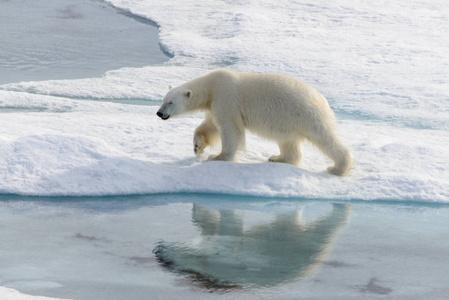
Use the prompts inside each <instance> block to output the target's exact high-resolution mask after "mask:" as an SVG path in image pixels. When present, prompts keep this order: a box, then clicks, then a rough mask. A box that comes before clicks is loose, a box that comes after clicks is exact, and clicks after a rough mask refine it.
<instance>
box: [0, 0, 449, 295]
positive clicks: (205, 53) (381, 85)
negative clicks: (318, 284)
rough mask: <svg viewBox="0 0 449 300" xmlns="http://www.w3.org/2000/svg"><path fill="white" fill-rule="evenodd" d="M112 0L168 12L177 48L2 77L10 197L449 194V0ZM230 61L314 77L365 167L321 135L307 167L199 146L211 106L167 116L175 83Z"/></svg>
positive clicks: (170, 41)
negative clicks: (50, 72) (321, 144)
mask: <svg viewBox="0 0 449 300" xmlns="http://www.w3.org/2000/svg"><path fill="white" fill-rule="evenodd" d="M108 2H109V3H111V4H113V5H114V6H116V7H118V8H120V9H121V10H122V12H130V13H131V14H132V15H133V16H134V18H137V17H143V18H146V19H150V20H152V21H154V22H155V23H157V24H158V26H159V29H160V35H159V36H160V43H161V45H162V47H163V49H164V51H166V53H169V54H170V55H172V56H173V58H171V59H170V60H169V61H168V62H166V63H161V64H159V65H151V66H146V67H143V68H124V69H119V70H111V71H109V72H107V73H106V74H105V75H104V76H102V77H99V78H86V79H79V80H48V81H34V82H17V83H10V84H4V85H0V114H1V116H2V121H3V122H2V126H1V128H0V193H2V194H18V195H26V196H66V195H67V196H105V195H137V194H139V195H140V194H159V193H213V194H232V195H248V196H261V197H283V198H293V197H295V198H302V199H304V198H306V199H328V200H339V201H346V200H363V201H364V200H386V201H392V202H396V203H397V202H401V201H407V202H408V203H423V202H424V203H430V202H432V203H441V204H444V203H448V202H449V173H448V170H449V151H448V150H447V145H449V133H448V132H449V131H448V129H449V84H448V80H449V77H448V73H447V70H448V69H449V55H448V53H449V52H448V51H447V49H449V4H448V2H447V1H444V0H432V1H430V2H429V1H424V0H413V1H408V2H406V3H405V2H404V3H403V2H401V1H377V2H372V1H365V0H363V1H352V0H344V1H338V3H328V2H326V3H325V2H316V1H308V0H301V1H287V0H285V1H283V0H281V1H271V0H270V1H269V0H264V1H251V0H249V1H236V0H230V1H211V0H202V1H182V0H181V1H162V0H160V1H159V0H155V1H151V2H148V1H144V0H108ZM5 3H7V2H5ZM0 5H5V4H3V3H2V4H0ZM111 38H113V37H111ZM129 55H132V53H130V54H129ZM222 67H226V68H231V69H233V70H237V71H248V72H274V73H284V74H288V75H291V76H294V77H296V78H299V79H302V80H303V81H305V82H307V83H309V84H311V85H313V86H315V87H316V88H317V89H318V90H319V91H320V92H321V93H322V94H323V95H324V96H325V97H326V98H327V99H328V101H329V103H330V105H331V107H332V108H333V109H334V110H335V112H336V114H337V117H338V119H339V131H340V133H341V136H342V138H343V140H344V141H345V142H346V143H347V144H348V145H349V146H350V147H351V148H352V150H353V154H354V157H355V159H356V165H355V169H354V170H353V172H352V173H351V174H350V176H347V177H343V178H340V177H335V176H331V175H328V174H327V173H325V172H324V170H325V169H326V168H327V167H328V166H329V165H330V164H331V162H330V161H329V160H328V159H327V158H325V157H323V155H322V154H321V153H319V152H318V151H317V150H316V149H314V148H313V147H311V146H310V145H308V146H307V147H306V148H305V155H304V159H303V163H302V166H301V168H296V167H293V166H289V165H284V164H270V163H267V162H266V161H267V158H268V157H269V156H270V155H272V154H276V153H277V151H278V149H277V146H276V145H275V144H273V143H271V142H269V141H266V140H262V139H259V138H257V137H256V136H252V135H249V136H248V142H247V151H246V152H245V153H240V154H239V157H238V159H239V163H227V162H205V158H196V157H195V156H194V154H193V147H192V141H191V139H192V134H193V131H194V129H195V127H196V126H197V125H199V123H200V122H201V119H202V115H201V114H196V115H193V116H188V117H185V118H180V119H174V120H170V121H167V122H163V121H161V120H160V119H159V118H158V117H156V115H155V113H156V111H157V108H158V105H159V104H160V101H161V99H162V98H163V96H164V95H165V93H166V91H167V87H168V85H169V84H171V85H174V86H176V85H178V84H181V83H183V82H185V81H187V80H189V79H192V78H194V77H196V76H198V75H201V74H204V73H206V72H209V71H210V70H212V69H216V68H222ZM55 79H58V78H55ZM218 151H219V149H212V152H218ZM208 154H209V153H206V156H205V157H207V155H208ZM217 170H219V171H217ZM0 226H1V225H0ZM446 232H447V231H446ZM373 278H374V277H373ZM1 284H2V283H1V282H0V285H1ZM372 285H375V282H373V283H372ZM0 292H4V293H6V294H5V295H9V294H8V293H10V294H11V295H12V293H15V292H13V291H11V292H10V291H6V290H3V288H2V290H0ZM6 297H13V296H6ZM24 297H26V296H24ZM11 299H12V298H11ZM14 299H15V298H14ZM24 299H25V298H24Z"/></svg>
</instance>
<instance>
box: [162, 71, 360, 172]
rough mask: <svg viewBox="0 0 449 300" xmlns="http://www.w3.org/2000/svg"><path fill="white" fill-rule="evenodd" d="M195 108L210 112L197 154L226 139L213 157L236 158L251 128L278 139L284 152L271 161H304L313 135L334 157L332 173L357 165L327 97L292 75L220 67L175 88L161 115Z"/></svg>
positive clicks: (198, 132) (197, 138) (197, 132)
mask: <svg viewBox="0 0 449 300" xmlns="http://www.w3.org/2000/svg"><path fill="white" fill-rule="evenodd" d="M194 111H204V112H205V119H204V121H203V122H202V123H201V124H200V125H199V126H198V128H196V130H195V133H194V138H193V143H194V152H195V154H196V155H197V156H200V155H201V154H202V153H203V151H204V149H205V148H206V147H207V146H212V145H214V144H215V143H217V142H218V141H220V139H221V142H222V150H221V153H220V154H219V155H216V156H211V157H209V160H224V161H232V160H234V158H235V154H236V151H237V150H238V149H241V148H244V145H245V129H248V130H249V131H251V132H253V133H255V134H256V135H258V136H260V137H263V138H266V139H270V140H274V141H276V142H277V143H278V145H279V150H280V154H279V155H273V156H271V157H270V158H269V161H270V162H282V163H288V164H292V165H295V166H299V164H300V162H301V158H302V147H301V144H302V142H303V141H304V140H308V141H310V142H311V143H312V144H313V145H315V146H316V147H317V148H318V149H320V150H321V151H322V152H323V153H324V154H325V155H326V156H328V157H329V158H330V159H331V160H333V161H334V163H335V165H334V166H332V167H329V168H328V172H329V173H331V174H335V175H346V174H347V173H348V172H349V171H350V170H351V168H352V164H353V159H352V155H351V152H350V150H349V149H348V148H347V147H346V146H345V145H344V144H343V143H342V141H341V140H340V138H339V137H338V135H337V133H336V119H335V116H334V113H333V111H332V110H331V108H330V107H329V104H328V103H327V101H326V99H325V98H324V96H322V95H321V94H320V93H319V92H318V91H316V90H315V89H314V88H313V87H311V86H309V85H307V84H305V83H303V82H301V81H299V80H297V79H294V78H292V77H288V76H284V75H278V74H256V73H254V74H253V73H240V72H235V71H231V70H228V69H220V70H215V71H212V72H210V73H208V74H206V75H203V76H200V77H198V78H195V79H193V80H191V81H188V82H186V83H184V84H183V85H181V86H179V87H176V88H170V90H169V91H168V93H167V95H166V96H165V98H164V100H163V103H162V106H161V107H160V109H159V110H158V112H157V115H158V116H159V117H160V118H161V119H163V120H167V119H168V118H170V117H172V116H177V115H180V114H183V113H188V112H194Z"/></svg>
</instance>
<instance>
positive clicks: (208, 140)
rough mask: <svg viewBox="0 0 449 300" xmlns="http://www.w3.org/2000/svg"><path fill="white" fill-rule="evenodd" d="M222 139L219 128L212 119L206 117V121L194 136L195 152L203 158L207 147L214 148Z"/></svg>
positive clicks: (196, 130)
mask: <svg viewBox="0 0 449 300" xmlns="http://www.w3.org/2000/svg"><path fill="white" fill-rule="evenodd" d="M219 139H220V134H219V132H218V129H217V127H216V126H215V124H214V123H213V122H212V119H211V118H210V117H209V116H208V115H206V118H205V119H204V121H203V122H202V123H201V124H200V126H198V127H197V128H196V129H195V133H194V135H193V152H194V153H195V155H196V156H201V155H202V154H203V152H204V149H205V148H206V147H207V146H213V145H214V144H216V143H217V142H218V140H219Z"/></svg>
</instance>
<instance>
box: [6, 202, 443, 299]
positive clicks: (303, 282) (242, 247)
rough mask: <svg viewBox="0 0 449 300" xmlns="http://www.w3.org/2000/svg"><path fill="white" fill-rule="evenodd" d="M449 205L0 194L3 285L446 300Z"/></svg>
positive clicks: (102, 291) (104, 295)
mask: <svg viewBox="0 0 449 300" xmlns="http://www.w3.org/2000/svg"><path fill="white" fill-rule="evenodd" d="M448 212H449V207H448V206H447V205H437V206H435V205H433V206H432V205H419V204H408V203H400V204H387V203H381V202H380V203H362V202H339V203H338V202H327V201H305V200H300V199H291V200H286V199H274V198H265V199H258V198H251V197H248V198H244V197H243V198H242V197H230V196H218V195H188V194H184V195H183V194H179V195H152V196H151V195H149V196H127V197H103V198H70V197H68V198H64V197H61V198H39V197H19V196H2V197H1V201H0V220H1V221H0V228H1V229H2V230H0V240H1V245H2V246H1V248H0V286H6V287H11V288H14V289H17V290H19V291H21V292H24V293H29V294H32V295H46V296H51V297H61V298H69V299H86V300H87V299H99V300H100V299H150V298H151V299H178V298H180V297H182V298H183V299H210V298H211V297H217V298H223V299H231V298H232V299H248V298H250V299H252V298H255V299H298V297H300V298H304V299H311V298H313V299H362V298H363V299H371V298H373V299H374V298H376V299H377V297H379V296H388V297H391V298H394V299H425V298H428V299H444V297H446V295H447V292H448V286H447V281H446V273H447V269H448V268H449V258H448V257H447V253H446V252H447V249H448V247H449V241H448V239H447V228H448V226H449V220H448V219H447V217H446V216H447V214H448ZM149 295H151V297H150V296H149ZM212 295H214V296H212Z"/></svg>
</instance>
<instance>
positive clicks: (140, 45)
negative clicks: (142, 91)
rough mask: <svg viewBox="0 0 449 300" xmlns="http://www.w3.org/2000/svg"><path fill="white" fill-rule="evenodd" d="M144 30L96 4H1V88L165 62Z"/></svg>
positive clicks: (153, 32) (140, 22)
mask: <svg viewBox="0 0 449 300" xmlns="http://www.w3.org/2000/svg"><path fill="white" fill-rule="evenodd" d="M149 25H151V22H150V21H147V20H145V19H143V18H138V17H135V16H131V15H130V14H127V13H126V12H125V11H121V10H118V9H114V8H112V7H111V6H109V5H107V4H105V3H104V2H102V1H96V0H81V1H79V0H78V1H77V0H51V1H33V0H13V1H0V40H1V41H2V42H1V43H0V69H1V73H0V84H3V83H10V82H18V81H29V80H46V79H74V78H88V77H96V76H100V75H102V74H103V73H104V72H106V71H108V70H113V69H118V68H123V67H142V66H145V65H150V64H154V63H159V62H163V61H167V60H168V57H167V56H165V55H164V54H163V53H162V52H161V50H160V48H159V45H158V30H157V28H156V27H154V26H149Z"/></svg>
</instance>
